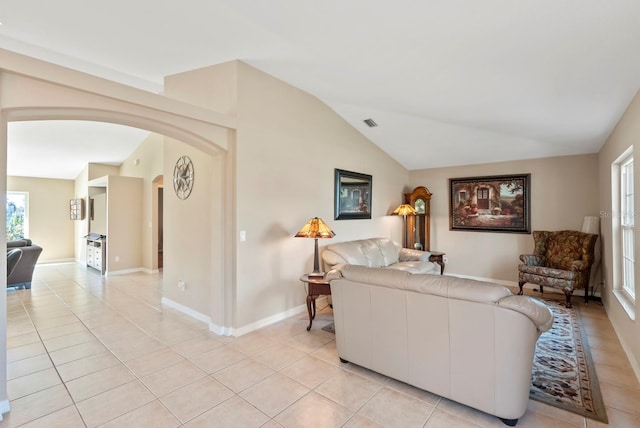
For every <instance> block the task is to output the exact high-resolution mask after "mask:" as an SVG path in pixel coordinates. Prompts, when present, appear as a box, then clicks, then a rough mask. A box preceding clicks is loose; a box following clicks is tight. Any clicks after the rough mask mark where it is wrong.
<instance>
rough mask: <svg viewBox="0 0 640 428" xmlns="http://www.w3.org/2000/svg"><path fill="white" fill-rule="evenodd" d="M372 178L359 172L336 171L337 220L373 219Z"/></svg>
mask: <svg viewBox="0 0 640 428" xmlns="http://www.w3.org/2000/svg"><path fill="white" fill-rule="evenodd" d="M371 186H372V184H371V176H370V175H367V174H361V173H358V172H351V171H345V170H342V169H336V170H335V216H334V218H335V219H336V220H356V219H370V218H371Z"/></svg>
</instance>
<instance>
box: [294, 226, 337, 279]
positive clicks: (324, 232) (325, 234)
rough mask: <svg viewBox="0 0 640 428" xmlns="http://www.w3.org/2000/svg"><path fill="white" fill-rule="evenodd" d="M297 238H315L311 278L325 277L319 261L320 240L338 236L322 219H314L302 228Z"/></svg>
mask: <svg viewBox="0 0 640 428" xmlns="http://www.w3.org/2000/svg"><path fill="white" fill-rule="evenodd" d="M295 236H296V238H314V240H315V245H314V252H313V272H311V273H310V274H309V276H310V277H313V276H324V272H322V271H321V270H320V261H319V260H318V238H333V237H334V236H336V234H335V233H334V232H333V230H331V228H330V227H329V226H327V224H326V223H325V222H324V221H322V219H320V218H318V217H314V218H312V219H310V220H309V221H308V222H307V224H305V225H304V226H302V229H300V231H299V232H298V233H296V235H295Z"/></svg>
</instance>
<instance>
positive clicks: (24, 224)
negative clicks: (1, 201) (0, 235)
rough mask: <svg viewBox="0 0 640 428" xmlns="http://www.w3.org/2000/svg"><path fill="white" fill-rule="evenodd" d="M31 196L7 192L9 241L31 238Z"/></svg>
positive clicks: (24, 193) (23, 193) (25, 193)
mask: <svg viewBox="0 0 640 428" xmlns="http://www.w3.org/2000/svg"><path fill="white" fill-rule="evenodd" d="M28 202H29V194H28V193H27V192H7V241H11V240H14V239H22V238H24V237H26V236H29V214H28V213H29V210H28V206H29V205H28Z"/></svg>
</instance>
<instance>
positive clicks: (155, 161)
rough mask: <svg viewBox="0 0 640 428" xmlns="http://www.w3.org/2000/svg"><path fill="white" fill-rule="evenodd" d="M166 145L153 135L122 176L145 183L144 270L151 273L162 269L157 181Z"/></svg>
mask: <svg viewBox="0 0 640 428" xmlns="http://www.w3.org/2000/svg"><path fill="white" fill-rule="evenodd" d="M163 144H164V137H163V136H162V135H159V134H150V135H149V137H147V138H146V139H145V140H144V141H143V142H142V143H141V144H140V145H139V146H138V147H137V148H136V150H134V152H133V153H132V154H131V155H130V156H129V157H128V158H127V159H126V160H125V161H124V162H123V163H122V165H121V166H120V175H121V176H126V177H139V178H141V179H142V181H143V183H142V201H141V203H142V224H141V228H142V266H143V267H144V269H145V270H148V271H153V270H156V269H157V268H158V266H157V256H158V250H157V247H158V242H157V236H158V235H157V233H154V228H157V212H155V211H154V203H156V204H157V197H154V192H155V191H156V190H155V188H154V185H153V181H154V180H155V179H156V178H157V177H160V176H163V153H162V151H163ZM154 201H156V202H154ZM154 212H155V217H154ZM154 237H155V239H154ZM154 257H155V259H154Z"/></svg>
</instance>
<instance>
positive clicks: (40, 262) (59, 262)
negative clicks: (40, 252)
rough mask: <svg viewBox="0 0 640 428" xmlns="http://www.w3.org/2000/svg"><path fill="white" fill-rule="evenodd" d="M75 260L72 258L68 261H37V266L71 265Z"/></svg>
mask: <svg viewBox="0 0 640 428" xmlns="http://www.w3.org/2000/svg"><path fill="white" fill-rule="evenodd" d="M75 261H76V259H74V258H73V257H72V258H70V259H52V260H38V263H36V264H38V265H59V264H62V263H73V262H75Z"/></svg>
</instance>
